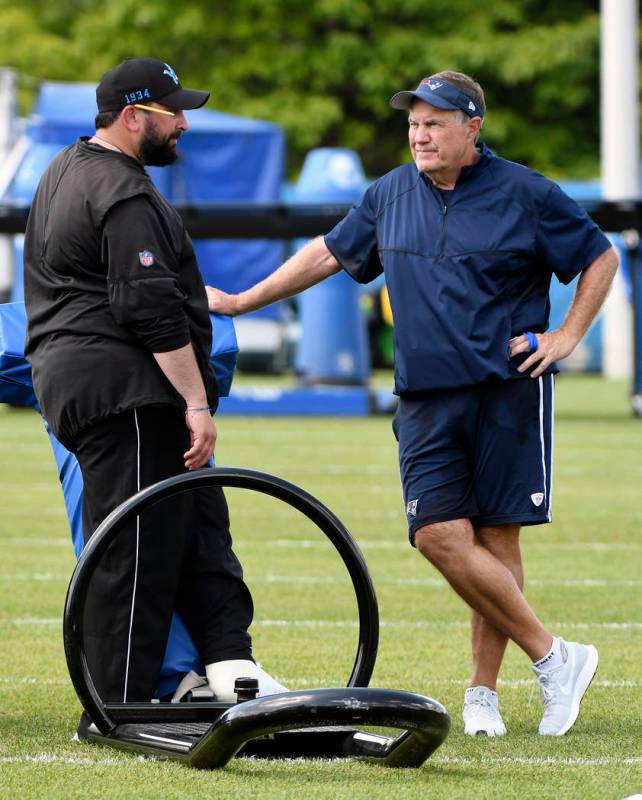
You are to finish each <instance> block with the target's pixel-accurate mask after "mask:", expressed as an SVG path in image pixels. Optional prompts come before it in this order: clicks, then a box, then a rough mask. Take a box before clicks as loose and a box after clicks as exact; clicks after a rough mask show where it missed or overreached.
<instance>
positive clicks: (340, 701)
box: [63, 468, 450, 769]
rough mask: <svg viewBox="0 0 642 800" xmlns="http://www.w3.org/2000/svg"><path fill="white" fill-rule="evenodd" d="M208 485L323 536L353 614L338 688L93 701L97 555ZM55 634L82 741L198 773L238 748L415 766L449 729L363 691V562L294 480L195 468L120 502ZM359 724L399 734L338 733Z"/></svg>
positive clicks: (367, 668)
mask: <svg viewBox="0 0 642 800" xmlns="http://www.w3.org/2000/svg"><path fill="white" fill-rule="evenodd" d="M208 486H209V487H211V486H221V487H236V488H242V489H250V490H253V491H258V492H261V493H263V494H267V495H270V496H272V497H275V498H277V499H278V500H281V501H284V502H286V503H288V504H289V505H291V506H293V507H294V508H296V509H297V510H298V511H300V512H301V513H303V514H304V515H305V516H307V517H308V518H309V519H310V520H311V521H312V522H313V523H314V524H315V525H317V527H319V528H320V529H321V531H322V532H323V533H324V534H325V535H326V536H327V537H328V539H330V541H331V542H332V544H333V545H334V547H335V549H336V550H337V552H338V553H339V555H340V556H341V558H342V560H343V562H344V564H345V566H346V568H347V570H348V573H349V575H350V578H351V580H352V585H353V587H354V590H355V594H356V599H357V606H358V613H359V640H358V645H357V653H356V657H355V661H354V665H353V668H352V672H351V674H350V677H349V679H348V686H347V688H344V689H309V690H304V691H298V692H285V693H282V694H276V695H271V696H267V697H260V698H257V699H256V700H249V701H247V702H244V703H238V704H236V705H230V704H228V703H217V702H189V703H105V702H103V700H102V699H101V698H100V696H99V694H98V692H97V690H96V687H95V685H94V683H93V681H92V679H91V675H90V674H89V670H88V666H87V659H86V656H85V652H84V647H83V612H84V607H85V602H86V598H87V592H88V589H89V583H90V581H91V577H92V574H93V572H94V570H95V569H96V566H97V565H98V563H99V561H100V558H101V556H102V555H103V554H104V552H105V550H106V549H107V547H108V546H109V545H110V544H111V543H112V542H113V541H114V539H115V538H116V537H117V536H118V535H119V534H120V533H121V532H122V531H123V529H124V525H125V523H127V522H128V521H129V520H130V519H131V518H132V517H133V516H135V515H137V514H140V513H142V512H143V511H144V510H145V509H147V508H149V507H150V506H152V505H154V504H155V503H158V502H160V501H161V500H163V499H166V498H167V497H170V496H173V495H175V494H179V493H181V492H186V491H194V490H197V489H201V488H205V487H208ZM63 633H64V644H65V655H66V658H67V666H68V668H69V673H70V675H71V679H72V682H73V685H74V688H75V690H76V693H77V694H78V697H79V699H80V701H81V703H82V705H83V706H84V708H85V710H86V711H87V713H88V714H89V716H90V717H91V719H92V720H93V722H94V725H95V726H96V727H95V728H93V729H92V728H91V727H90V729H89V731H88V733H87V738H88V740H89V741H93V742H96V743H99V744H105V745H108V746H110V747H116V748H119V749H123V750H128V751H131V752H136V753H146V754H152V755H155V756H159V757H162V758H169V759H172V760H177V761H181V762H183V763H185V764H188V765H189V766H192V767H197V768H203V769H211V768H215V767H222V766H224V765H225V764H226V763H227V762H228V761H229V759H230V758H232V757H233V756H234V755H236V754H237V753H239V752H241V753H242V754H248V755H254V756H264V757H265V756H267V757H273V758H278V757H289V756H299V757H301V756H325V757H352V758H359V759H362V760H366V761H372V762H375V763H378V764H382V765H385V766H390V767H402V766H403V767H417V766H419V765H420V764H422V763H423V762H424V761H425V760H426V758H428V756H429V755H430V754H431V753H432V752H433V751H434V750H436V749H437V748H438V747H439V746H440V744H441V743H442V742H443V741H444V739H445V738H446V736H447V735H448V732H449V730H450V717H449V716H448V713H447V711H446V709H445V708H444V707H443V706H442V705H441V704H440V703H438V702H437V701H435V700H432V699H430V698H428V697H424V696H423V695H418V694H412V693H410V692H402V691H391V690H384V689H370V688H366V687H367V686H368V682H369V680H370V677H371V676H372V671H373V669H374V664H375V659H376V655H377V646H378V640H379V615H378V609H377V600H376V595H375V592H374V587H373V585H372V581H371V579H370V575H369V573H368V569H367V567H366V564H365V561H364V559H363V556H362V555H361V552H360V550H359V549H358V547H357V545H356V544H355V542H354V540H353V539H352V537H351V536H350V534H349V533H348V531H347V530H346V528H345V527H344V526H343V524H342V523H341V521H340V520H339V519H338V518H337V517H336V516H335V515H334V514H333V513H332V512H331V511H330V510H329V509H328V508H326V506H324V505H323V504H322V503H320V502H319V501H318V500H317V499H316V498H315V497H313V496H312V495H310V494H308V493H307V492H305V491H304V490H303V489H300V488H299V487H297V486H295V485H294V484H291V483H288V482H287V481H284V480H282V479H281V478H276V477H274V476H272V475H267V474H266V473H261V472H256V471H254V470H246V469H228V468H217V469H202V470H196V471H194V472H190V473H187V474H185V475H180V476H177V477H174V478H169V479H168V480H165V481H161V482H160V483H157V484H155V485H154V486H150V487H148V488H147V489H143V491H141V492H139V493H138V494H136V495H134V496H133V497H131V498H130V499H129V500H126V501H125V502H124V503H123V504H122V505H120V506H119V507H118V508H117V509H116V510H115V511H113V512H112V513H111V514H110V515H109V516H108V517H107V518H106V519H105V520H104V522H103V523H102V524H101V525H100V526H99V527H98V528H97V530H96V531H95V533H94V534H93V536H92V537H91V539H90V540H89V542H88V543H87V545H86V547H85V549H84V550H83V552H82V554H81V556H80V558H79V560H78V563H77V565H76V569H75V570H74V573H73V575H72V578H71V582H70V584H69V589H68V592H67V599H66V603H65V613H64V620H63ZM163 723H164V725H163ZM193 723H207V724H203V725H201V726H199V725H198V724H197V725H195V726H194V725H193ZM364 724H365V725H371V726H372V725H375V726H385V727H393V728H398V729H401V733H399V735H397V736H396V737H388V736H378V735H373V734H369V733H363V732H361V731H359V730H355V729H353V728H351V727H350V728H346V727H343V726H346V725H364ZM190 725H191V726H192V728H190ZM193 728H196V730H194V729H193Z"/></svg>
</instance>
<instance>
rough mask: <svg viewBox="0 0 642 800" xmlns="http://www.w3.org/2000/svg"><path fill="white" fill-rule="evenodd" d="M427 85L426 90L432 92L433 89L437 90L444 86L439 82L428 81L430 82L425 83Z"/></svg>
mask: <svg viewBox="0 0 642 800" xmlns="http://www.w3.org/2000/svg"><path fill="white" fill-rule="evenodd" d="M427 84H428V88H429V89H432V91H433V92H434V91H435V89H439V87H440V86H443V85H444V84H443V83H442V82H441V81H430V80H429V81H427Z"/></svg>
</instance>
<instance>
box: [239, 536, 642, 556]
mask: <svg viewBox="0 0 642 800" xmlns="http://www.w3.org/2000/svg"><path fill="white" fill-rule="evenodd" d="M248 544H251V543H250V542H245V546H247V545H248ZM256 544H257V545H260V546H261V547H262V548H265V547H267V546H270V545H276V546H277V547H298V548H301V549H307V548H316V547H327V546H328V542H327V541H326V540H325V539H323V538H319V539H262V540H261V541H260V542H256ZM357 544H358V545H359V547H360V548H361V549H362V550H400V551H401V550H407V548H408V543H407V542H406V541H405V540H404V539H403V538H400V537H396V536H391V537H390V538H389V539H358V540H357ZM525 547H526V548H528V547H546V550H596V551H598V552H603V551H604V552H613V551H620V550H624V551H626V550H640V549H641V548H642V543H639V542H617V543H613V544H611V543H608V542H557V543H556V542H546V543H545V544H544V543H540V542H535V541H533V542H527V543H526V544H525Z"/></svg>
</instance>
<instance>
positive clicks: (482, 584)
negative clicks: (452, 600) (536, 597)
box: [415, 519, 553, 661]
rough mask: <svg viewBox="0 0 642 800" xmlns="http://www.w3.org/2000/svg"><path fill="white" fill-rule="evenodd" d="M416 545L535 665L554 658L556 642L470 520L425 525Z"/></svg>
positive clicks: (482, 615) (460, 593)
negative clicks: (538, 661)
mask: <svg viewBox="0 0 642 800" xmlns="http://www.w3.org/2000/svg"><path fill="white" fill-rule="evenodd" d="M415 544H416V546H417V549H418V550H419V551H420V552H421V553H422V555H423V556H424V557H425V558H427V559H428V561H430V563H431V564H433V565H434V566H435V567H436V568H437V569H438V570H439V572H441V574H442V575H443V576H444V577H445V578H446V580H447V581H448V583H450V585H451V586H452V587H453V589H454V590H455V591H456V592H457V594H458V595H459V596H460V597H461V598H462V599H463V600H464V601H465V602H466V603H467V604H468V605H469V606H470V608H471V609H472V610H473V611H476V612H477V613H478V614H479V615H480V616H481V617H483V618H484V620H486V621H487V622H489V623H490V624H491V625H492V626H493V627H494V628H496V629H497V630H498V631H500V632H501V633H503V634H504V636H507V637H508V638H509V639H511V640H512V641H513V642H515V644H517V645H518V647H520V648H521V649H522V650H523V651H524V652H525V653H526V654H527V655H528V656H529V658H530V659H531V661H537V660H539V659H541V658H542V657H543V656H544V655H546V653H548V652H549V650H550V649H551V645H552V642H553V637H552V636H551V634H550V633H548V631H547V630H546V629H545V628H544V626H543V625H542V623H541V622H540V621H539V620H538V618H537V617H536V616H535V614H534V612H533V611H532V609H531V608H530V606H529V605H528V603H527V602H526V599H525V598H524V595H523V594H522V592H521V588H520V586H519V585H518V583H517V581H516V580H515V577H514V576H513V574H512V573H511V571H510V570H509V569H508V567H507V566H505V565H504V564H503V563H502V562H501V561H500V560H499V558H497V556H495V555H494V554H493V553H492V552H490V551H489V550H488V549H487V548H486V547H484V546H483V545H482V544H481V543H480V542H479V541H478V539H477V538H476V536H475V532H474V530H473V527H472V525H471V523H470V521H469V520H467V519H458V520H451V521H448V522H437V523H433V524H431V525H425V526H424V527H423V528H420V529H419V530H418V531H417V532H416V534H415Z"/></svg>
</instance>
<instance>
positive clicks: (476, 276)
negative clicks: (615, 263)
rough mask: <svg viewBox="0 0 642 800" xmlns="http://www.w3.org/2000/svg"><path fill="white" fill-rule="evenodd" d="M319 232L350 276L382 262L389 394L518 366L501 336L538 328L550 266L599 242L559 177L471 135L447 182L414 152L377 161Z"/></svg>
mask: <svg viewBox="0 0 642 800" xmlns="http://www.w3.org/2000/svg"><path fill="white" fill-rule="evenodd" d="M325 242H326V245H327V247H328V248H329V250H330V251H331V252H332V254H333V255H334V256H335V258H336V259H337V260H338V261H339V263H340V264H341V266H342V267H343V269H345V270H346V272H348V274H350V275H351V276H352V277H353V278H354V279H355V280H356V281H359V282H360V283H368V282H369V281H371V280H373V279H374V278H376V277H377V276H378V275H380V274H381V272H382V271H383V272H385V277H386V284H387V287H388V292H389V295H390V303H391V307H392V312H393V316H394V329H395V391H396V392H397V393H398V394H401V395H405V394H412V393H419V392H426V391H434V390H439V389H449V388H455V387H459V386H468V385H474V384H478V383H481V382H483V381H488V380H497V379H500V380H504V379H509V378H516V377H523V376H522V375H521V373H518V372H517V371H516V367H517V366H518V365H519V363H520V361H521V360H523V357H522V358H521V359H513V360H512V361H509V360H508V357H507V353H508V342H509V339H510V338H511V337H512V336H516V335H518V334H522V333H524V332H525V331H534V332H543V331H545V330H546V328H547V325H548V317H549V311H550V303H549V298H548V295H549V288H550V282H551V277H552V275H553V274H555V275H556V276H557V277H558V278H559V280H560V281H562V282H563V283H569V282H570V281H571V280H572V279H573V278H574V277H575V276H576V275H578V273H580V272H581V271H582V270H583V269H585V268H586V267H588V266H589V265H590V264H591V263H592V262H593V261H594V260H595V259H596V258H597V257H598V256H599V255H601V254H602V253H603V252H604V251H605V250H607V249H608V248H609V247H610V242H609V240H608V239H607V238H606V236H604V234H603V233H602V232H601V231H600V229H599V228H598V227H597V226H596V225H595V224H594V223H593V222H592V220H591V219H590V218H589V217H588V215H587V214H586V212H585V211H583V210H582V209H581V208H580V207H579V206H578V205H577V203H575V201H573V200H571V199H570V198H569V197H568V196H567V195H565V194H564V192H562V190H561V189H560V188H559V186H557V185H556V184H555V183H553V182H552V181H549V180H548V179H547V178H545V177H543V176H542V175H540V174H539V173H537V172H534V171H533V170H530V169H527V168H526V167H523V166H521V165H520V164H515V163H513V162H511V161H507V160H505V159H503V158H500V157H498V156H497V155H495V154H494V153H493V152H492V151H491V150H489V149H488V148H487V147H485V146H483V145H482V146H481V149H480V159H479V161H478V162H477V163H476V164H474V165H472V166H468V167H464V168H463V169H462V171H461V174H460V176H459V179H458V181H457V184H456V186H455V188H454V190H452V191H450V192H443V193H442V192H440V191H439V190H437V189H435V188H434V186H433V185H432V183H431V182H430V180H429V179H428V178H427V177H426V176H425V175H424V174H423V173H421V172H419V171H418V170H417V167H416V166H415V165H414V164H407V165H405V166H402V167H398V168H396V169H394V170H392V171H391V172H389V173H387V174H386V175H384V176H383V177H382V178H380V179H379V180H377V181H375V182H374V183H373V184H372V185H371V186H370V187H368V189H367V190H366V192H365V194H364V195H363V197H362V199H361V201H360V202H359V203H358V204H356V205H355V206H354V207H353V208H352V209H351V210H350V212H349V213H348V214H347V215H346V217H345V218H344V219H343V220H342V221H341V222H340V223H339V224H338V225H336V226H335V228H334V229H333V230H332V231H331V232H330V233H329V234H328V235H327V236H326V237H325Z"/></svg>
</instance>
